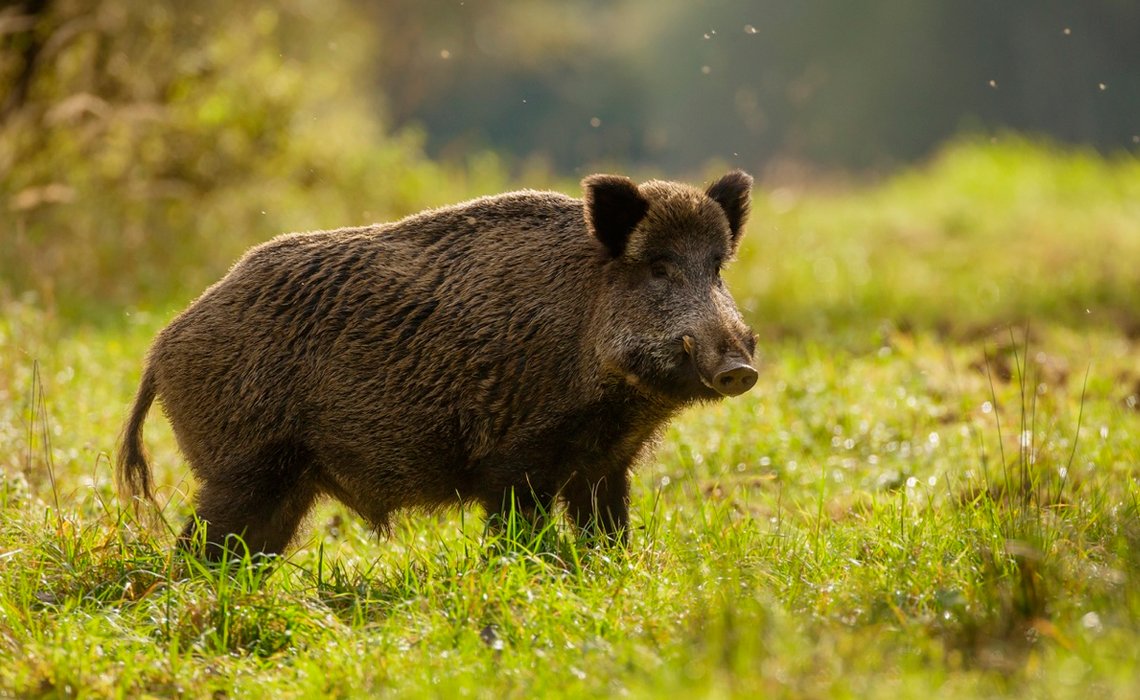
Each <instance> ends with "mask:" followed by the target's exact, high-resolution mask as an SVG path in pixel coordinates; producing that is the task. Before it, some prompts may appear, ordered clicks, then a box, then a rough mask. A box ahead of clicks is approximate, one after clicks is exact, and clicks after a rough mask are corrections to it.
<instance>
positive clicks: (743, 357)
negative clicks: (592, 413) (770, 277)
mask: <svg viewBox="0 0 1140 700" xmlns="http://www.w3.org/2000/svg"><path fill="white" fill-rule="evenodd" d="M582 186H583V189H584V193H585V217H586V226H587V228H588V229H589V231H590V233H591V234H592V235H593V236H594V237H595V238H596V239H597V240H598V242H599V243H600V246H599V250H600V255H601V257H602V260H603V263H602V264H603V265H604V266H605V275H604V279H605V286H606V288H605V289H604V290H603V291H602V302H601V308H602V313H601V314H600V316H601V318H600V319H599V320H600V323H601V328H597V329H595V330H596V335H595V339H596V348H595V349H596V351H597V353H598V355H599V357H600V358H601V359H602V362H603V365H604V366H606V367H607V368H610V369H612V370H615V371H618V372H621V373H623V374H624V376H625V378H626V380H627V381H628V382H630V383H631V384H634V385H635V386H637V387H639V388H640V389H642V390H643V391H645V392H646V393H649V394H651V395H653V396H656V397H658V398H659V399H661V400H664V401H667V402H670V403H687V402H690V401H694V400H712V399H717V398H720V397H723V396H736V395H738V394H742V393H744V392H745V391H748V390H749V389H750V388H752V386H753V385H754V384H755V383H756V370H755V369H753V367H752V361H753V359H752V356H753V353H754V352H755V347H756V341H755V336H754V335H753V333H752V330H751V329H750V328H748V326H747V325H745V323H744V321H743V320H742V319H741V316H740V312H739V311H737V308H736V303H735V302H734V301H733V298H732V295H731V294H729V291H728V288H727V287H726V286H725V284H724V281H723V280H722V279H721V269H722V268H723V266H724V265H725V264H726V263H727V262H728V261H729V260H731V259H732V257H733V255H734V254H735V253H736V249H737V247H738V246H739V245H740V239H741V236H742V234H743V226H744V223H745V220H746V219H747V217H748V207H749V202H750V199H751V188H752V178H751V177H750V176H749V175H747V174H746V173H744V172H741V171H734V172H730V173H729V174H727V175H725V176H724V177H723V178H721V179H720V180H718V181H717V182H716V183H714V184H713V185H711V186H710V187H709V188H708V189H707V190H704V191H701V190H699V189H696V188H693V187H688V186H686V185H679V184H676V183H671V182H659V181H653V182H647V183H645V184H643V185H640V186H638V185H637V184H635V183H634V182H632V181H631V180H629V179H628V178H625V177H620V176H615V175H592V176H590V177H588V178H586V179H585V180H583V182H582Z"/></svg>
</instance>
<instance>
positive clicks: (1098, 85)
mask: <svg viewBox="0 0 1140 700" xmlns="http://www.w3.org/2000/svg"><path fill="white" fill-rule="evenodd" d="M1096 86H1097V87H1098V88H1100V91H1101V92H1104V91H1105V90H1107V89H1108V86H1107V85H1105V84H1104V83H1097V84H1096Z"/></svg>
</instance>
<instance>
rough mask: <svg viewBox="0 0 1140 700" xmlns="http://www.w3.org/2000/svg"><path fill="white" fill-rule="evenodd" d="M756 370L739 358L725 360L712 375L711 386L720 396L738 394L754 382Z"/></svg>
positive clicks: (750, 386)
mask: <svg viewBox="0 0 1140 700" xmlns="http://www.w3.org/2000/svg"><path fill="white" fill-rule="evenodd" d="M756 376H757V375H756V370H755V369H753V368H752V367H751V366H750V365H748V364H745V363H744V362H741V361H740V360H731V359H730V360H727V361H725V362H724V364H722V365H721V367H720V369H718V370H717V372H716V374H714V375H713V380H712V388H713V389H714V390H715V391H716V392H717V393H719V394H721V395H722V396H739V395H741V394H743V393H744V392H746V391H748V390H749V389H751V388H752V386H753V385H754V384H755V383H756Z"/></svg>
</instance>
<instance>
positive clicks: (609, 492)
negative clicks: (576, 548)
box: [562, 466, 629, 544]
mask: <svg viewBox="0 0 1140 700" xmlns="http://www.w3.org/2000/svg"><path fill="white" fill-rule="evenodd" d="M562 497H563V498H564V499H565V500H566V509H567V511H568V512H569V514H570V517H571V518H573V519H574V522H575V523H577V525H578V527H580V528H582V530H584V531H586V532H592V533H594V534H597V535H601V536H603V537H604V538H606V539H607V540H609V541H611V542H615V543H618V544H624V543H625V542H626V541H627V539H628V537H629V533H628V529H629V470H628V468H626V467H624V466H622V467H620V468H617V469H613V470H612V471H610V472H608V473H606V474H604V475H602V476H601V477H598V478H593V479H591V478H587V477H585V476H583V475H582V474H575V475H574V476H573V477H571V478H570V480H569V481H568V482H566V485H565V486H564V487H563V489H562Z"/></svg>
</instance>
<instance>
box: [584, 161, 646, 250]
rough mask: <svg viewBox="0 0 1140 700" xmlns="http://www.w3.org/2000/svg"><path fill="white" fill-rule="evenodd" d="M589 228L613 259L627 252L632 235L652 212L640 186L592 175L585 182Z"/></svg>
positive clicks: (587, 223)
mask: <svg viewBox="0 0 1140 700" xmlns="http://www.w3.org/2000/svg"><path fill="white" fill-rule="evenodd" d="M582 190H583V192H584V193H585V200H586V227H587V228H589V229H590V232H591V233H593V234H594V236H595V237H596V238H597V239H598V240H599V241H601V242H602V244H603V245H605V246H606V250H607V251H609V253H610V255H612V256H613V257H615V258H616V257H618V256H619V255H621V254H622V253H623V252H624V251H625V245H626V243H628V242H629V234H630V233H632V232H633V229H634V227H636V226H637V224H638V222H639V221H641V220H642V219H643V218H644V217H645V212H647V211H649V202H647V201H646V200H645V197H642V196H641V192H639V191H638V189H637V185H636V184H634V182H633V180H630V179H629V178H628V177H621V176H620V175H591V176H590V177H588V178H586V179H585V180H582Z"/></svg>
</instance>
